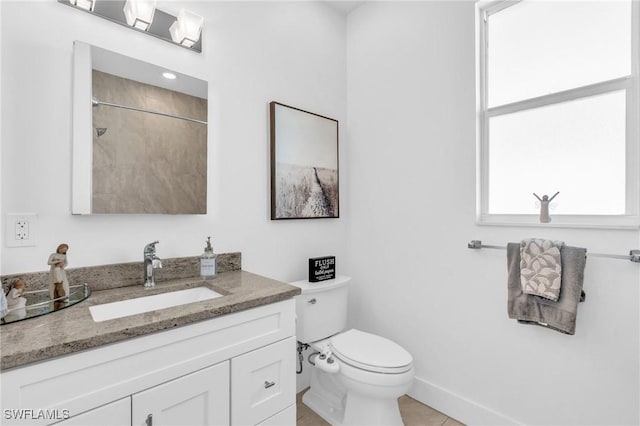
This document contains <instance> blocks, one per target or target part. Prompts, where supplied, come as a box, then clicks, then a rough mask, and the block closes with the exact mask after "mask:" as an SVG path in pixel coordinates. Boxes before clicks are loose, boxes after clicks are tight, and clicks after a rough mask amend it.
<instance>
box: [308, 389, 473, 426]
mask: <svg viewBox="0 0 640 426" xmlns="http://www.w3.org/2000/svg"><path fill="white" fill-rule="evenodd" d="M305 392H306V390H303V391H302V392H300V393H299V394H298V395H297V399H296V408H297V410H298V418H297V421H296V425H297V426H327V425H329V423H327V422H325V421H324V420H323V419H322V418H321V417H320V416H318V415H317V414H316V413H314V412H313V411H311V409H310V408H309V407H307V406H306V405H304V404H303V403H302V395H303V394H304V393H305ZM398 402H399V404H400V414H401V415H402V421H403V422H404V424H405V426H463V425H462V423H460V422H458V421H456V420H454V419H452V418H451V417H447V415H445V414H442V413H441V412H439V411H436V410H434V409H433V408H431V407H428V406H426V405H424V404H422V403H420V402H418V401H416V400H415V399H413V398H411V397H409V396H407V395H404V396H401V397H400V398H399V399H398Z"/></svg>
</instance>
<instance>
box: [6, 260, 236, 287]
mask: <svg viewBox="0 0 640 426" xmlns="http://www.w3.org/2000/svg"><path fill="white" fill-rule="evenodd" d="M240 269H242V253H240V252H233V253H219V254H217V272H218V273H222V272H229V271H236V270H240ZM66 271H67V276H68V277H69V284H70V285H78V284H84V283H87V284H89V288H90V289H91V291H97V290H108V289H112V288H118V287H128V286H134V285H140V286H141V285H142V284H143V283H144V265H143V262H142V261H141V262H127V263H114V264H110V265H99V266H85V267H80V268H68V269H66ZM198 276H200V256H190V257H174V258H168V259H162V268H161V269H156V270H155V280H156V283H162V282H164V281H171V280H177V279H182V278H193V277H198ZM18 278H22V279H23V280H25V282H26V283H27V285H26V287H27V288H26V290H27V291H35V290H45V289H48V288H49V271H42V272H28V273H23V274H10V275H3V276H2V277H0V280H2V288H3V291H4V292H5V293H6V292H7V290H8V289H9V285H10V284H11V283H12V282H13V281H15V280H16V279H18Z"/></svg>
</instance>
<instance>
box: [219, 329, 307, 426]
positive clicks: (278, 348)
mask: <svg viewBox="0 0 640 426" xmlns="http://www.w3.org/2000/svg"><path fill="white" fill-rule="evenodd" d="M295 356H296V339H295V337H290V338H288V339H285V340H281V341H280V342H276V343H273V344H271V345H268V346H265V347H263V348H260V349H256V350H255V351H251V352H248V353H246V354H244V355H240V356H238V357H235V358H233V359H232V360H231V423H232V424H234V425H243V426H245V425H256V424H258V423H260V422H261V421H264V420H265V419H267V418H269V417H271V416H272V415H274V414H276V413H277V412H279V411H281V410H284V409H285V408H287V407H288V406H290V405H291V404H294V403H295V399H296V394H295V391H296V377H295V371H296V365H295Z"/></svg>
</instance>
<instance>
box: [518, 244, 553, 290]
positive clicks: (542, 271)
mask: <svg viewBox="0 0 640 426" xmlns="http://www.w3.org/2000/svg"><path fill="white" fill-rule="evenodd" d="M563 245H564V242H563V241H553V240H543V239H540V238H530V239H527V240H522V241H521V242H520V284H521V285H522V291H523V292H524V293H525V294H532V295H534V296H540V297H544V298H545V299H549V300H553V301H554V302H555V301H557V300H558V297H559V296H560V284H561V277H562V262H561V259H560V249H561V248H562V246H563Z"/></svg>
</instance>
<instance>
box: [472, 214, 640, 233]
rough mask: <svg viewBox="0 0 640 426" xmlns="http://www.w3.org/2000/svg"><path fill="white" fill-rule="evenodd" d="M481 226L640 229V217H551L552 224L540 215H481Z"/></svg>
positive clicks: (479, 217) (479, 216)
mask: <svg viewBox="0 0 640 426" xmlns="http://www.w3.org/2000/svg"><path fill="white" fill-rule="evenodd" d="M476 224H477V225H480V226H511V227H532V228H583V229H632V230H637V229H638V228H639V227H640V220H639V218H638V216H635V215H634V216H632V215H620V216H609V215H589V216H587V215H553V214H552V215H551V222H549V223H540V219H539V216H538V215H528V214H481V215H478V217H477V219H476Z"/></svg>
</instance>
